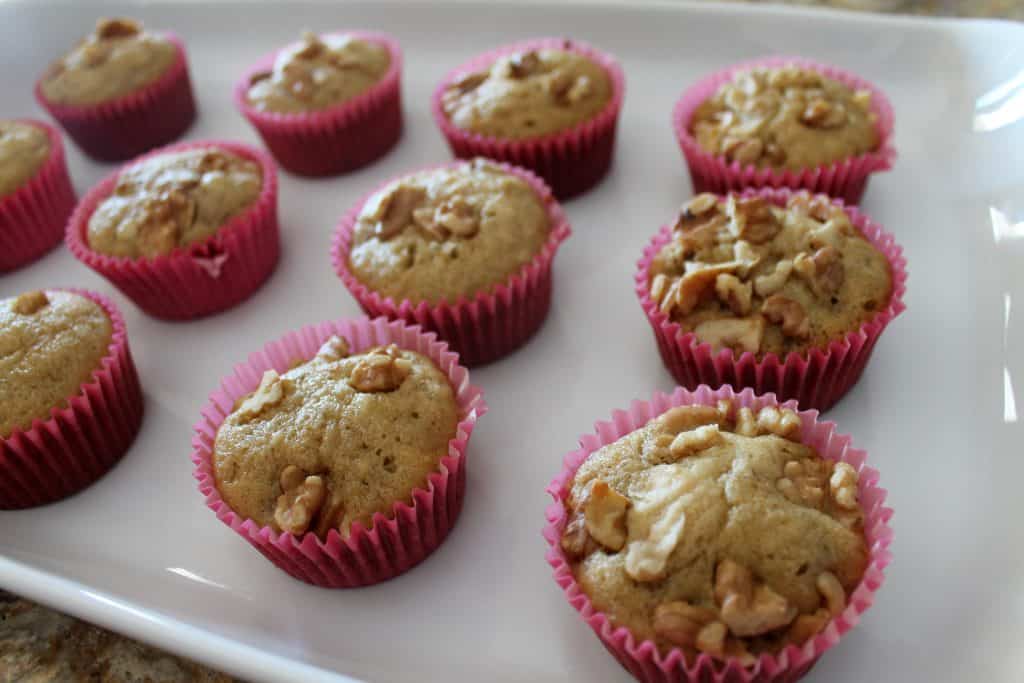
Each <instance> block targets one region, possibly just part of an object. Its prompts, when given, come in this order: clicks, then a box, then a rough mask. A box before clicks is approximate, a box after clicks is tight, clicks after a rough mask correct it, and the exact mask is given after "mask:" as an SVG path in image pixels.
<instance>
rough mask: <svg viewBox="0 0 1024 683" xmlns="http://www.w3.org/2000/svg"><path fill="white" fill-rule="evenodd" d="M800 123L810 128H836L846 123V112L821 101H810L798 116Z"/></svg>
mask: <svg viewBox="0 0 1024 683" xmlns="http://www.w3.org/2000/svg"><path fill="white" fill-rule="evenodd" d="M800 122H801V123H803V124H805V125H807V126H810V127H811V128H823V129H829V128H838V127H839V126H841V125H843V124H844V123H846V112H845V111H844V110H843V108H842V107H839V106H835V105H833V104H831V103H829V102H827V101H825V100H823V99H820V98H819V99H816V100H812V101H811V103H810V104H808V105H807V107H806V108H804V110H803V112H802V113H801V114H800Z"/></svg>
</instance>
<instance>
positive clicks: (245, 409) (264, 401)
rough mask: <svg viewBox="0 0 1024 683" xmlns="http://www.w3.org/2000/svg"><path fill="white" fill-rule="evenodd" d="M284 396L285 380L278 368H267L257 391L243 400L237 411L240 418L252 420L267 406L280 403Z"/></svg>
mask: <svg viewBox="0 0 1024 683" xmlns="http://www.w3.org/2000/svg"><path fill="white" fill-rule="evenodd" d="M283 398H284V380H283V379H281V376H280V375H278V374H277V371H276V370H273V369H271V370H267V371H266V372H264V373H263V378H262V379H261V380H260V385H259V386H258V387H257V388H256V391H255V392H253V393H252V394H251V395H250V396H249V397H248V398H246V399H245V400H244V401H243V402H242V405H240V406H239V407H238V410H237V411H236V412H237V414H238V417H239V419H241V420H251V419H253V418H254V417H256V416H258V415H259V414H260V413H262V412H263V411H264V410H265V409H266V408H268V407H270V406H274V405H277V404H278V403H280V401H281V399H283Z"/></svg>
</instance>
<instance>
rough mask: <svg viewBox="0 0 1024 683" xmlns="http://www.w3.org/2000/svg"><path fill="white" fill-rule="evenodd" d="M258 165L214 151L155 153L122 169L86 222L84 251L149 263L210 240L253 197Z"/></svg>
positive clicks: (257, 191) (259, 183) (257, 190)
mask: <svg viewBox="0 0 1024 683" xmlns="http://www.w3.org/2000/svg"><path fill="white" fill-rule="evenodd" d="M262 185H263V172H262V170H261V168H260V165H259V164H257V163H256V162H254V161H250V160H249V159H245V158H243V157H241V156H238V155H235V154H233V153H231V152H227V151H225V150H221V149H217V148H214V147H208V148H196V149H189V150H185V151H181V152H167V153H164V154H157V155H154V156H151V157H148V158H147V159H144V160H143V161H140V162H138V163H136V164H133V165H131V166H128V167H127V168H125V170H124V171H123V172H122V173H121V174H120V176H119V177H118V180H117V186H116V187H115V188H114V191H113V193H112V194H111V195H110V196H109V197H107V198H106V199H104V200H103V201H102V202H101V203H100V204H99V206H97V207H96V211H95V212H94V213H93V214H92V216H91V217H90V218H89V225H88V234H87V241H88V243H89V247H90V248H91V249H92V250H93V251H96V252H99V253H101V254H107V255H109V256H120V257H126V258H139V257H143V258H151V257H154V256H158V255H161V254H167V253H170V252H171V251H173V250H174V249H176V248H178V247H183V246H187V245H189V244H192V243H194V242H198V241H200V240H204V239H206V238H208V237H210V236H211V235H213V234H214V233H215V232H217V230H218V229H219V228H221V227H222V226H224V225H225V224H226V223H227V222H228V221H229V220H230V219H232V218H234V217H235V216H237V215H238V214H240V213H242V212H243V211H245V210H246V209H247V208H248V207H249V206H250V205H251V204H252V203H253V202H255V201H256V199H257V198H258V197H259V194H260V190H261V188H262Z"/></svg>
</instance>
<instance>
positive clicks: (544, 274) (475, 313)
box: [331, 161, 572, 367]
mask: <svg viewBox="0 0 1024 683" xmlns="http://www.w3.org/2000/svg"><path fill="white" fill-rule="evenodd" d="M464 163H467V162H462V161H455V162H451V163H449V164H445V165H442V166H436V167H432V168H453V167H457V166H458V165H459V164H464ZM497 165H498V166H499V167H500V168H501V169H502V170H504V171H505V172H506V173H511V174H512V175H515V176H517V177H519V178H521V179H522V180H523V181H524V182H526V183H527V184H528V185H529V186H530V187H531V188H532V189H533V191H534V192H535V193H536V194H537V197H538V198H539V199H540V201H541V203H542V204H543V205H544V207H545V209H546V210H547V215H548V224H549V227H550V232H549V234H548V240H547V242H546V243H545V244H544V246H543V247H542V248H541V250H540V251H539V252H538V253H537V254H536V256H535V257H534V259H533V260H532V261H531V262H529V263H527V264H525V265H524V266H523V267H522V268H521V269H520V270H519V272H517V273H515V274H514V275H512V276H511V277H509V278H508V279H507V280H506V281H505V282H503V283H500V284H498V285H495V286H494V287H493V288H492V289H491V290H489V291H484V292H480V293H478V294H477V295H476V296H475V297H473V299H472V300H467V299H465V298H462V297H460V298H459V299H458V300H457V301H456V302H455V303H448V302H440V303H435V304H430V303H427V302H425V301H421V302H419V303H414V302H412V301H410V300H408V299H404V300H402V301H395V300H394V299H392V298H391V297H383V296H381V295H380V294H378V293H377V292H375V291H373V290H371V289H370V288H369V287H367V286H366V285H364V284H363V283H362V282H361V281H360V280H359V279H358V278H357V277H356V276H355V274H354V273H353V272H352V270H351V269H350V268H349V253H350V252H351V250H352V238H353V234H354V232H355V228H356V223H357V220H356V219H357V218H358V216H359V212H360V211H362V209H363V206H364V205H365V204H366V201H367V200H368V199H369V198H370V197H372V196H373V194H375V193H376V192H377V191H379V190H381V189H382V188H384V187H386V186H387V185H388V184H390V183H392V182H394V181H395V180H399V179H400V178H401V177H405V176H406V175H409V174H403V175H402V176H400V177H399V178H393V179H391V180H389V181H388V182H387V183H384V184H382V185H380V186H379V187H378V188H376V189H375V190H374V191H373V192H371V193H370V194H368V195H366V196H365V197H363V199H361V200H360V201H359V202H358V203H357V204H356V206H355V207H353V208H352V210H350V211H349V212H348V213H347V214H345V216H344V217H343V218H342V219H341V222H340V223H339V225H338V229H337V231H336V232H335V234H334V238H333V241H332V243H331V260H332V262H333V264H334V270H335V272H336V273H337V274H338V277H340V278H341V280H342V282H344V283H345V287H347V288H348V290H349V292H351V294H352V296H354V297H355V299H356V301H358V302H359V305H360V306H361V307H362V308H363V310H364V311H366V313H367V314H368V315H370V316H371V317H374V316H381V315H382V316H385V317H387V318H390V319H392V320H404V321H406V322H407V323H408V324H410V325H421V326H422V327H423V328H424V329H425V330H431V331H433V332H436V333H437V335H438V336H439V337H441V339H444V340H445V341H447V342H448V343H449V344H450V345H451V348H452V350H453V351H456V352H458V354H459V356H460V360H461V362H462V363H463V364H465V365H466V366H467V367H476V366H479V365H484V364H486V363H490V362H492V361H495V360H497V359H499V358H501V357H503V356H505V355H508V354H509V353H511V352H513V351H515V350H516V349H517V348H519V347H520V346H522V345H523V344H525V343H526V342H527V341H528V340H529V339H530V338H531V337H532V336H533V335H534V334H535V333H536V332H537V330H539V329H540V327H541V325H543V323H544V320H545V318H547V314H548V310H549V308H550V307H551V292H552V272H551V267H552V262H553V261H554V258H555V254H556V252H557V251H558V247H559V246H560V245H561V243H562V242H564V241H565V240H566V239H567V238H568V237H569V235H570V234H571V232H572V230H571V229H570V227H569V222H568V219H566V216H565V212H564V211H563V210H562V207H561V206H560V205H559V204H558V202H557V201H556V200H555V198H554V197H553V196H552V194H551V190H550V189H549V188H548V187H547V185H545V184H544V182H543V181H542V180H541V179H540V178H538V177H537V176H535V175H534V174H533V173H530V172H529V171H526V170H524V169H521V168H516V167H514V166H509V165H508V164H497ZM420 170H421V171H422V170H431V168H427V169H420ZM414 173H415V171H414Z"/></svg>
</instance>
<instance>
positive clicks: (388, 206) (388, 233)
mask: <svg viewBox="0 0 1024 683" xmlns="http://www.w3.org/2000/svg"><path fill="white" fill-rule="evenodd" d="M426 197H427V191H426V190H424V189H423V188H422V187H418V186H416V185H396V186H395V187H393V188H391V189H390V190H388V191H387V192H384V193H383V194H381V195H380V196H379V197H378V199H377V200H376V201H377V203H376V206H374V207H372V209H371V210H370V211H369V212H368V213H367V215H366V217H367V218H368V219H369V220H370V221H373V222H374V223H375V225H374V228H373V234H374V235H375V236H376V237H377V238H379V239H381V240H387V239H390V238H392V237H394V236H395V235H397V234H398V233H400V232H402V230H404V229H405V226H407V225H409V223H410V222H412V212H413V211H414V210H415V209H416V208H417V207H418V206H419V205H420V204H422V203H423V200H424V199H426Z"/></svg>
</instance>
